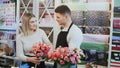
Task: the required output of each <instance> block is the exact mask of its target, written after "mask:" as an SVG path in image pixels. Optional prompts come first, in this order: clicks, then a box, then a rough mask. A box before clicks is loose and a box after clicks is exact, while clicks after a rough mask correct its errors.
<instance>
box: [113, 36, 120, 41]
mask: <svg viewBox="0 0 120 68" xmlns="http://www.w3.org/2000/svg"><path fill="white" fill-rule="evenodd" d="M112 40H119V41H120V36H112Z"/></svg>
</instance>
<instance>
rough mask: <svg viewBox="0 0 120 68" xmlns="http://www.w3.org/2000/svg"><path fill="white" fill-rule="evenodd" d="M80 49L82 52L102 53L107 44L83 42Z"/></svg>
mask: <svg viewBox="0 0 120 68" xmlns="http://www.w3.org/2000/svg"><path fill="white" fill-rule="evenodd" d="M80 48H81V49H84V50H96V51H104V50H107V49H108V44H104V43H92V42H83V43H82V44H81V46H80Z"/></svg>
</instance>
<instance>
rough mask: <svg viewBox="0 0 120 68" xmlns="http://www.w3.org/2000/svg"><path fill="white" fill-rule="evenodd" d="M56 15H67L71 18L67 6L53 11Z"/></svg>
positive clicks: (61, 6)
mask: <svg viewBox="0 0 120 68" xmlns="http://www.w3.org/2000/svg"><path fill="white" fill-rule="evenodd" d="M55 12H56V13H60V14H69V15H70V16H71V10H70V9H69V7H68V6H67V5H60V6H58V7H57V8H56V9H55Z"/></svg>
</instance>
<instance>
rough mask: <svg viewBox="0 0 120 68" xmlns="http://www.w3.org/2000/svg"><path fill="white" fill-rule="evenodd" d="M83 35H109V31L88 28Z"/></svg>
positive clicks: (99, 28) (100, 28) (102, 28)
mask: <svg viewBox="0 0 120 68" xmlns="http://www.w3.org/2000/svg"><path fill="white" fill-rule="evenodd" d="M85 33H88V34H105V35H106V34H107V35H109V33H110V29H109V28H106V27H94V26H88V27H86V28H85Z"/></svg>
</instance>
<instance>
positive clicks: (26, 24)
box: [16, 13, 51, 68]
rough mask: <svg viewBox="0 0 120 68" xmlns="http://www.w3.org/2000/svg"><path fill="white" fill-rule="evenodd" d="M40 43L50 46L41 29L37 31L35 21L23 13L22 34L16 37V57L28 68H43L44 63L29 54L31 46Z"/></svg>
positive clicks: (33, 17) (32, 16) (30, 15)
mask: <svg viewBox="0 0 120 68" xmlns="http://www.w3.org/2000/svg"><path fill="white" fill-rule="evenodd" d="M38 42H42V43H45V44H48V45H51V43H50V41H49V39H48V38H47V35H46V34H45V32H44V31H43V30H42V29H38V25H37V19H36V17H35V15H33V14H31V13H25V14H24V15H23V17H22V33H21V34H20V35H18V36H17V46H16V50H17V51H16V55H17V56H18V57H19V58H20V59H21V60H22V61H23V63H22V64H26V63H27V64H28V65H29V66H30V67H33V66H35V65H37V68H45V64H44V61H40V59H39V58H37V57H35V55H34V54H33V53H30V50H31V49H32V47H33V45H34V44H36V43H38Z"/></svg>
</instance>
